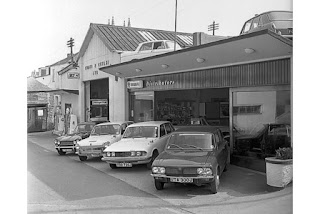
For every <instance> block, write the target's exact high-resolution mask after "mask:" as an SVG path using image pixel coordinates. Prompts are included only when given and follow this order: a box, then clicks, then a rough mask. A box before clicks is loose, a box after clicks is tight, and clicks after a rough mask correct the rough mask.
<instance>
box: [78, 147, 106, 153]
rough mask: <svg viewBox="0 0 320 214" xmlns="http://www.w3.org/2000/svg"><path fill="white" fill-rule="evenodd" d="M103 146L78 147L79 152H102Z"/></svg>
mask: <svg viewBox="0 0 320 214" xmlns="http://www.w3.org/2000/svg"><path fill="white" fill-rule="evenodd" d="M104 149H105V147H80V150H81V152H94V153H97V152H102V151H103V150H104Z"/></svg>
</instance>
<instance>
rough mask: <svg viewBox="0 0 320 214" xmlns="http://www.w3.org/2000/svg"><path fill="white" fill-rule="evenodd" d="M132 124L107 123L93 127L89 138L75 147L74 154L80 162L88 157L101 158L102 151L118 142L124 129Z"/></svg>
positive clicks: (130, 122) (128, 122) (126, 122)
mask: <svg viewBox="0 0 320 214" xmlns="http://www.w3.org/2000/svg"><path fill="white" fill-rule="evenodd" d="M130 124H133V122H132V121H125V122H122V121H121V122H107V123H100V124H98V125H95V126H94V127H93V129H92V132H91V134H90V137H88V138H86V139H84V140H82V141H79V142H78V143H77V145H76V154H78V156H79V159H80V160H81V161H85V160H87V158H89V157H102V152H103V150H104V149H105V148H106V147H107V146H110V145H112V144H113V143H115V142H117V141H119V140H120V139H121V137H122V134H123V133H124V131H125V129H126V127H127V126H128V125H130Z"/></svg>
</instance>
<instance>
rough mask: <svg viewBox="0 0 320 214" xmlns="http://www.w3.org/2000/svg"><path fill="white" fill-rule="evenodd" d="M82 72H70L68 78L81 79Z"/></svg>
mask: <svg viewBox="0 0 320 214" xmlns="http://www.w3.org/2000/svg"><path fill="white" fill-rule="evenodd" d="M79 78H80V73H78V72H68V79H79Z"/></svg>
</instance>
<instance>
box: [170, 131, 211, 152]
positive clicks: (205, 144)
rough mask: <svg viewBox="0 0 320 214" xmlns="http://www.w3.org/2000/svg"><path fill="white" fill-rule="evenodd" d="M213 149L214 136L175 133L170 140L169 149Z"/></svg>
mask: <svg viewBox="0 0 320 214" xmlns="http://www.w3.org/2000/svg"><path fill="white" fill-rule="evenodd" d="M177 148H178V149H201V150H202V149H212V148H213V145H212V135H211V134H207V133H175V134H172V135H171V136H170V138H169V142H168V144H167V149H177Z"/></svg>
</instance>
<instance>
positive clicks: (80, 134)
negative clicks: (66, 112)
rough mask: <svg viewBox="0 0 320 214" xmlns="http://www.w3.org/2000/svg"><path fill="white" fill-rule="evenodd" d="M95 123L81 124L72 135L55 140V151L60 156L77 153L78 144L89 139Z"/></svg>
mask: <svg viewBox="0 0 320 214" xmlns="http://www.w3.org/2000/svg"><path fill="white" fill-rule="evenodd" d="M94 125H95V123H93V122H83V123H79V124H78V125H77V126H76V128H75V129H74V131H73V133H72V134H66V135H63V136H60V137H58V138H56V139H55V140H54V145H55V149H56V150H57V152H58V153H59V155H65V154H66V153H67V152H68V153H74V152H76V144H77V143H78V142H79V141H80V140H82V139H85V138H87V137H89V135H90V132H91V130H92V128H93V127H94Z"/></svg>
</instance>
